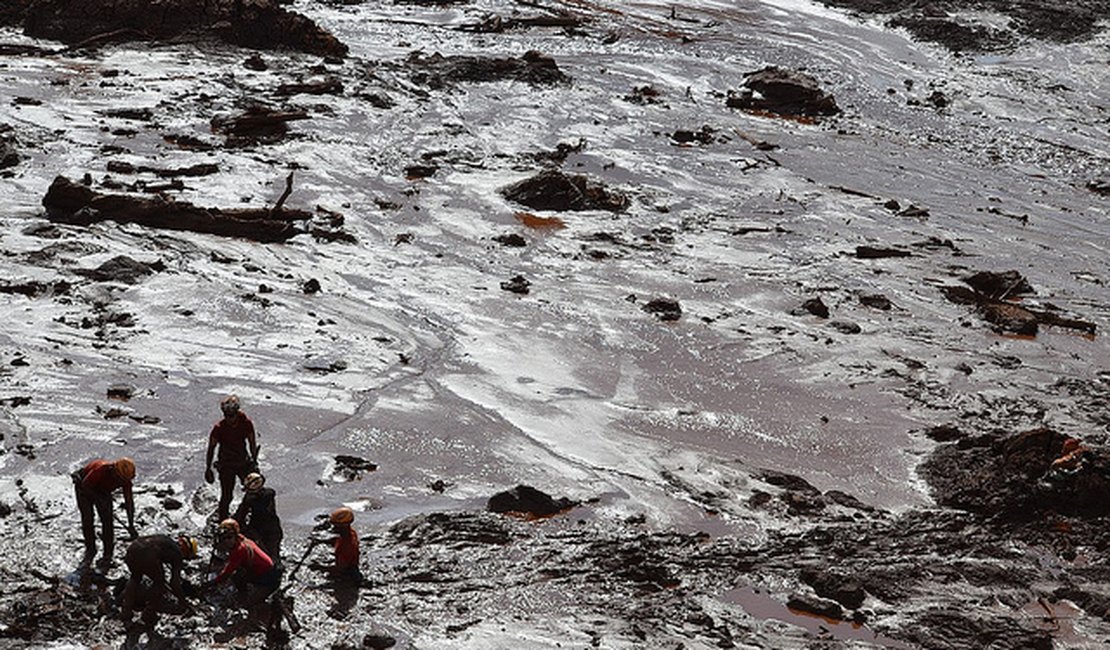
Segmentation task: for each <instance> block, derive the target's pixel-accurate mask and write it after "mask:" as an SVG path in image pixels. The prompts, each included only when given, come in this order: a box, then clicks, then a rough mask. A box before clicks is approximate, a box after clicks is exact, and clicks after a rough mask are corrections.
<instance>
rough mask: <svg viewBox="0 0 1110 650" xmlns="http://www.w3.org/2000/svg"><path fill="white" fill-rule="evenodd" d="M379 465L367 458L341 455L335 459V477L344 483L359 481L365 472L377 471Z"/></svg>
mask: <svg viewBox="0 0 1110 650" xmlns="http://www.w3.org/2000/svg"><path fill="white" fill-rule="evenodd" d="M377 469H378V465H377V464H376V463H372V462H370V461H368V460H366V459H365V458H359V457H358V456H348V455H346V454H339V455H337V456H336V457H335V477H336V478H338V479H340V480H343V481H357V480H359V479H361V478H362V474H363V473H364V472H374V471H377Z"/></svg>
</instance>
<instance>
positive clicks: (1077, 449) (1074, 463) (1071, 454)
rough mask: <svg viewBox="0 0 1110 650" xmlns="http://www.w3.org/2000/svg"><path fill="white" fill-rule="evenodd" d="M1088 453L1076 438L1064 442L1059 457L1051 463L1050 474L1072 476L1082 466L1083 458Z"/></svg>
mask: <svg viewBox="0 0 1110 650" xmlns="http://www.w3.org/2000/svg"><path fill="white" fill-rule="evenodd" d="M1088 451H1090V450H1089V449H1088V448H1087V447H1086V446H1085V445H1084V444H1083V442H1082V441H1080V440H1079V439H1078V438H1068V439H1067V440H1065V441H1064V445H1063V448H1062V449H1061V450H1060V456H1059V457H1058V458H1057V459H1056V460H1053V461H1052V466H1051V468H1049V471H1050V472H1055V473H1063V474H1074V473H1075V472H1078V471H1079V469H1080V468H1081V467H1082V466H1083V460H1084V456H1085V455H1086V454H1087V452H1088Z"/></svg>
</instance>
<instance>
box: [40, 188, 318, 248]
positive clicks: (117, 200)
mask: <svg viewBox="0 0 1110 650" xmlns="http://www.w3.org/2000/svg"><path fill="white" fill-rule="evenodd" d="M42 204H43V206H44V207H45V208H46V215H47V218H49V219H50V220H51V221H55V222H60V223H67V224H73V225H79V226H87V225H89V224H92V223H97V222H101V221H115V222H117V223H137V224H140V225H143V226H146V227H149V228H164V229H167V230H189V231H193V232H200V233H208V234H213V235H222V236H225V237H242V238H244V239H253V240H255V241H260V242H281V241H285V240H287V239H289V238H290V237H293V236H295V235H298V234H300V233H301V232H304V231H303V230H302V229H300V228H297V227H296V226H295V222H297V221H305V220H308V219H310V218H311V217H312V215H311V214H310V213H307V212H304V211H301V210H281V211H277V212H275V211H272V210H268V209H251V208H240V209H231V210H220V209H218V208H202V207H198V206H195V205H193V204H191V203H186V202H183V201H173V200H171V199H166V198H162V197H153V198H148V197H136V196H130V195H126V194H101V193H98V192H95V191H93V190H91V189H89V188H88V187H86V186H85V185H82V184H80V183H75V182H73V181H71V180H69V179H67V178H65V177H64V176H59V177H57V178H55V179H54V182H53V183H51V184H50V189H48V190H47V192H46V196H44V197H43V199H42Z"/></svg>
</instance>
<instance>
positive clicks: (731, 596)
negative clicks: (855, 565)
mask: <svg viewBox="0 0 1110 650" xmlns="http://www.w3.org/2000/svg"><path fill="white" fill-rule="evenodd" d="M720 599H721V600H723V601H724V602H726V603H731V604H733V605H739V606H740V607H742V608H743V609H744V611H745V612H747V613H748V614H750V615H751V616H754V617H755V618H759V619H763V620H767V619H774V620H776V621H784V622H786V623H789V624H791V625H796V626H798V627H800V628H803V629H805V630H808V631H809V632H811V633H812V634H815V635H823V636H830V637H832V638H834V639H837V640H840V641H865V642H868V643H873V644H877V645H880V646H882V647H884V648H896V649H897V650H909V649H910V648H913V646H912V645H910V644H908V643H904V642H902V641H898V640H896V639H891V638H889V637H884V636H882V635H880V634H877V633H876V632H874V631H873V630H871V629H870V628H868V627H867V626H865V625H860V624H858V623H848V622H846V621H838V620H836V619H832V618H828V617H825V616H818V615H816V614H810V613H808V612H802V611H799V610H794V609H790V608H788V607H787V606H786V605H784V604H782V603H780V602H779V601H777V600H775V599H774V598H772V597H771V596H769V595H767V594H765V593H760V592H759V591H757V590H755V589H753V588H751V587H737V588H735V589H732V590H730V591H726V592H725V593H723V594H721V595H720Z"/></svg>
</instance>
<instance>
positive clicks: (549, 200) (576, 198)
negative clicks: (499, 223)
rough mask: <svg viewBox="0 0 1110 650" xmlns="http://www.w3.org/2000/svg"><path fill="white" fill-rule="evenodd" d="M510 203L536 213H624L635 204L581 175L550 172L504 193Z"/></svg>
mask: <svg viewBox="0 0 1110 650" xmlns="http://www.w3.org/2000/svg"><path fill="white" fill-rule="evenodd" d="M501 195H502V196H504V197H505V198H506V199H509V200H510V201H514V202H516V203H519V204H521V205H525V206H528V207H529V208H532V209H534V210H557V211H564V210H608V211H610V212H621V211H622V210H624V209H625V208H627V207H628V206H629V204H630V203H631V201H629V199H628V197H627V196H626V195H624V194H622V193H620V192H617V191H615V190H611V189H609V188H608V187H607V186H606V185H605V184H603V183H600V182H598V181H593V180H590V179H589V178H587V177H586V176H582V175H579V174H564V173H563V172H561V171H558V170H554V169H551V170H546V171H543V172H540V173H539V174H536V175H535V176H533V177H531V178H526V179H524V180H522V181H520V182H518V183H513V184H512V185H510V186H508V187H506V188H504V189H502V190H501Z"/></svg>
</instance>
